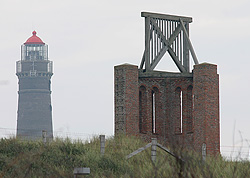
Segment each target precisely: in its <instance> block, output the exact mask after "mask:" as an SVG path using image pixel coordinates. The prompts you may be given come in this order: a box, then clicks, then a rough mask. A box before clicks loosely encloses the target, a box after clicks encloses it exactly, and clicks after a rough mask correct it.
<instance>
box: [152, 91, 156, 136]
mask: <svg viewBox="0 0 250 178" xmlns="http://www.w3.org/2000/svg"><path fill="white" fill-rule="evenodd" d="M155 107H156V105H155V91H154V90H153V91H152V133H155V132H156V113H155V112H156V108H155Z"/></svg>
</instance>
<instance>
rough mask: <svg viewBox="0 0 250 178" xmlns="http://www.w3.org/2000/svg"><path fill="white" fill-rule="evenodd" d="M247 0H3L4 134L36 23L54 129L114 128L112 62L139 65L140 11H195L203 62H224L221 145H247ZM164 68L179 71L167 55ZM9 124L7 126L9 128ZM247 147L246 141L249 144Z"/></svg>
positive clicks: (194, 36)
mask: <svg viewBox="0 0 250 178" xmlns="http://www.w3.org/2000/svg"><path fill="white" fill-rule="evenodd" d="M249 7H250V1H249V0H237V1H235V0H176V1H173V0H171V1H170V0H154V1H153V0H151V1H148V0H126V1H125V0H124V1H119V0H91V1H86V0H42V1H41V0H1V1H0V27H1V28H0V42H1V43H0V60H1V65H0V66H1V67H0V128H1V129H0V134H1V135H0V136H1V137H3V136H6V135H8V134H11V133H14V132H15V131H14V129H16V118H17V99H18V95H17V90H18V80H17V77H16V75H15V63H16V61H17V60H20V46H21V45H22V44H23V43H24V42H25V41H26V40H27V39H28V38H29V37H30V36H31V35H32V34H31V33H32V31H33V30H36V31H37V36H39V37H40V38H41V39H42V40H43V41H44V42H45V43H46V44H48V45H49V59H50V60H52V61H53V62H54V75H53V77H52V91H53V92H52V106H53V125H54V131H55V133H59V132H63V133H66V132H67V133H69V134H70V133H75V134H73V135H76V133H80V134H79V135H91V134H107V135H112V134H113V130H114V122H113V120H114V109H113V108H114V106H113V101H114V99H113V91H114V88H113V67H114V65H118V64H122V63H131V64H136V65H139V63H140V61H141V58H142V54H143V50H144V19H143V18H142V17H140V13H141V12H142V11H148V12H158V13H166V14H172V15H182V16H190V17H193V23H191V25H190V38H191V41H192V44H193V46H194V49H195V52H196V54H197V57H198V60H199V62H200V63H202V62H209V63H213V64H217V65H218V73H219V74H220V116H221V146H222V147H221V151H222V153H223V154H224V155H230V154H231V150H232V147H231V146H232V145H233V143H234V144H236V145H237V146H241V142H242V140H243V142H244V143H243V148H248V146H249V145H248V140H250V129H249V126H250V116H249V113H248V111H249V101H250V95H249V93H248V91H249V88H250V74H249V66H250V60H249V54H248V52H249V47H250V45H249V40H250V32H249V29H250V11H249ZM157 69H158V70H167V71H175V70H176V67H175V65H174V63H173V62H172V60H171V59H170V58H169V57H168V56H165V57H164V58H163V59H162V61H161V62H160V64H159V66H158V67H157ZM3 128H6V129H3ZM243 153H244V154H246V155H247V154H248V149H245V150H243Z"/></svg>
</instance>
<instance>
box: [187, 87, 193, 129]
mask: <svg viewBox="0 0 250 178" xmlns="http://www.w3.org/2000/svg"><path fill="white" fill-rule="evenodd" d="M193 109H194V95H193V86H191V85H190V86H188V88H187V132H192V130H193V117H192V115H193V114H192V113H193Z"/></svg>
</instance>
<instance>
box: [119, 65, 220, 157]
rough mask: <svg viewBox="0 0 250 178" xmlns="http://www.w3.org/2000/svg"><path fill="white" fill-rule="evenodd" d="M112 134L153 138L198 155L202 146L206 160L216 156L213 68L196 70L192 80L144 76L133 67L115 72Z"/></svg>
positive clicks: (185, 76) (217, 137)
mask: <svg viewBox="0 0 250 178" xmlns="http://www.w3.org/2000/svg"><path fill="white" fill-rule="evenodd" d="M152 92H154V93H155V122H154V121H153V106H152V103H153V98H152ZM181 93H182V94H181ZM121 101H122V102H121ZM181 101H182V105H181ZM154 124H155V133H154V132H153V125H154ZM115 133H116V134H117V133H124V134H127V135H138V136H140V137H142V138H144V139H145V140H147V141H150V140H151V138H152V137H156V138H158V141H159V142H161V143H163V144H165V145H168V146H181V147H183V148H186V149H194V150H196V151H197V152H199V153H201V145H202V144H203V143H205V144H206V146H207V154H217V153H219V151H220V149H219V148H220V134H219V133H220V131H219V80H218V74H217V66H216V65H211V64H200V65H196V66H195V68H194V71H193V74H181V73H179V74H174V73H166V72H165V73H164V72H160V73H159V72H152V73H143V72H142V71H141V70H138V68H137V66H133V65H120V66H116V67H115Z"/></svg>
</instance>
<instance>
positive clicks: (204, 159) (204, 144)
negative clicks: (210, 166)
mask: <svg viewBox="0 0 250 178" xmlns="http://www.w3.org/2000/svg"><path fill="white" fill-rule="evenodd" d="M206 153H207V148H206V143H203V144H202V160H203V161H206Z"/></svg>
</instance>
